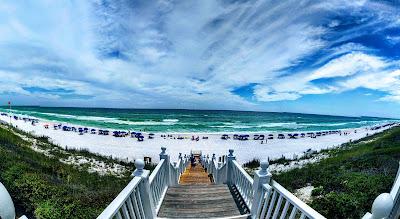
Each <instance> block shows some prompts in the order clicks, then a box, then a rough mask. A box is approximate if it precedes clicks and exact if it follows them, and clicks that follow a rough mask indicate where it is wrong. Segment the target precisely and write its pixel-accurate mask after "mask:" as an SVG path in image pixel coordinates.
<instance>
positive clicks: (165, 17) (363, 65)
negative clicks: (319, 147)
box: [0, 0, 400, 117]
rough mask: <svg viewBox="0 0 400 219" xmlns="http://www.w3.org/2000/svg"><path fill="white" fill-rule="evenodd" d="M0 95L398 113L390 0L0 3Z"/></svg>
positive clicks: (398, 51)
mask: <svg viewBox="0 0 400 219" xmlns="http://www.w3.org/2000/svg"><path fill="white" fill-rule="evenodd" d="M0 57H1V58H0V82H1V83H0V101H1V102H3V103H6V102H7V101H8V100H11V101H12V102H13V103H14V104H17V105H43V106H83V107H130V108H186V109H230V110H260V111H285V112H303V113H319V114H335V115H352V116H362V115H369V116H390V117H400V3H399V1H396V0H394V1H367V0H353V1H348V0H336V1H311V0H310V1H272V0H263V1H261V0H254V1H244V0H243V1H240V0H202V1H195V0H185V1H172V0H158V1H157V0H154V1H147V0H142V1H135V0H131V1H128V0H107V1H106V0H87V1H80V0H76V1H74V0H68V1H67V0H65V1H53V0H35V1H33V0H32V1H23V2H22V1H2V2H1V3H0Z"/></svg>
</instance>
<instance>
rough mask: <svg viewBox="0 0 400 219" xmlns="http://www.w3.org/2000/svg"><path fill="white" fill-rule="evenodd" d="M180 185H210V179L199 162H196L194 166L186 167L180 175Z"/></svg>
mask: <svg viewBox="0 0 400 219" xmlns="http://www.w3.org/2000/svg"><path fill="white" fill-rule="evenodd" d="M179 184H181V185H210V184H211V179H210V177H208V174H207V172H206V170H205V169H204V168H203V166H201V164H200V163H198V162H196V166H194V167H192V166H191V167H188V168H187V169H186V170H185V172H184V173H183V174H182V175H181V178H180V180H179Z"/></svg>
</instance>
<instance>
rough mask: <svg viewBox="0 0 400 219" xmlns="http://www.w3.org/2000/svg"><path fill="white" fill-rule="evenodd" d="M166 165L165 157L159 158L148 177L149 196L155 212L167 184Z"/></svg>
mask: <svg viewBox="0 0 400 219" xmlns="http://www.w3.org/2000/svg"><path fill="white" fill-rule="evenodd" d="M167 165H168V163H167V162H166V160H165V159H162V160H160V163H158V165H157V166H156V168H155V169H154V170H153V173H152V174H151V175H150V178H149V184H150V192H151V198H152V202H153V206H154V207H155V208H156V212H158V210H159V208H160V206H161V202H162V200H163V197H164V195H165V193H166V192H167V189H168V185H169V180H168V175H167V174H168V172H167V171H166V168H168V166H167Z"/></svg>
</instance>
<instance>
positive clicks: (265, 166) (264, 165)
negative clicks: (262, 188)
mask: <svg viewBox="0 0 400 219" xmlns="http://www.w3.org/2000/svg"><path fill="white" fill-rule="evenodd" d="M260 167H261V172H263V173H264V172H268V167H269V163H268V161H267V160H263V161H261V162H260Z"/></svg>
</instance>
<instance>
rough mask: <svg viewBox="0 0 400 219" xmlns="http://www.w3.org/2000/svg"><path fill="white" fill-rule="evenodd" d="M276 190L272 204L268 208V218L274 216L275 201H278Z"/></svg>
mask: <svg viewBox="0 0 400 219" xmlns="http://www.w3.org/2000/svg"><path fill="white" fill-rule="evenodd" d="M276 194H277V192H276V190H274V194H273V195H272V199H271V204H269V208H268V213H267V218H269V217H271V214H272V210H273V209H274V207H275V201H276Z"/></svg>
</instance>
